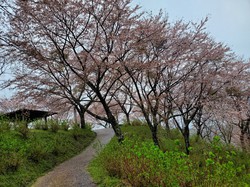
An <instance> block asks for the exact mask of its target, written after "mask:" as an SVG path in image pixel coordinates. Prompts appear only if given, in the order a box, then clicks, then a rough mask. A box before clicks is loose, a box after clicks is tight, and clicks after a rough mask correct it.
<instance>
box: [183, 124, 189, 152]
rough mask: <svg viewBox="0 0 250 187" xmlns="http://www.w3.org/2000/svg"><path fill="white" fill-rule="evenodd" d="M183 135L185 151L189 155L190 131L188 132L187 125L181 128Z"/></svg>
mask: <svg viewBox="0 0 250 187" xmlns="http://www.w3.org/2000/svg"><path fill="white" fill-rule="evenodd" d="M183 137H184V141H185V148H186V153H187V155H189V153H190V151H189V147H190V132H189V126H188V125H186V126H185V127H184V130H183Z"/></svg>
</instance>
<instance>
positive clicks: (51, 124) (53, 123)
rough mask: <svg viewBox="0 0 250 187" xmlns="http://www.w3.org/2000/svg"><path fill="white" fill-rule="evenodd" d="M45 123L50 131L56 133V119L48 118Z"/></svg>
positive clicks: (58, 126)
mask: <svg viewBox="0 0 250 187" xmlns="http://www.w3.org/2000/svg"><path fill="white" fill-rule="evenodd" d="M47 123H48V126H49V128H50V130H51V131H52V132H55V133H56V132H57V131H58V130H59V129H60V125H59V124H58V121H57V120H53V119H50V120H48V122H47Z"/></svg>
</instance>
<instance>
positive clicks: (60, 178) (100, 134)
mask: <svg viewBox="0 0 250 187" xmlns="http://www.w3.org/2000/svg"><path fill="white" fill-rule="evenodd" d="M96 133H97V137H96V139H95V141H94V142H93V143H91V144H90V145H89V146H88V147H87V148H86V149H85V150H84V151H83V152H82V153H80V154H79V155H77V156H75V157H73V158H71V159H69V160H67V161H65V162H63V163H62V164H60V165H58V166H57V167H55V168H54V169H53V170H52V171H50V172H49V173H47V174H46V175H45V176H42V177H40V178H38V180H37V181H36V182H35V183H34V184H33V185H32V187H94V186H97V185H96V184H95V183H94V182H93V181H92V179H91V177H90V175H89V174H88V172H87V171H86V167H87V165H88V163H89V162H90V161H91V159H93V158H94V156H95V155H96V149H95V148H94V145H96V144H99V142H100V143H101V144H102V145H104V144H107V143H108V142H109V141H110V139H111V138H112V137H113V136H114V132H113V130H112V129H111V128H107V129H100V130H96Z"/></svg>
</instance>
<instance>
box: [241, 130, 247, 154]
mask: <svg viewBox="0 0 250 187" xmlns="http://www.w3.org/2000/svg"><path fill="white" fill-rule="evenodd" d="M240 132H241V133H240V144H241V148H242V150H243V151H245V150H246V144H245V131H244V129H241V131H240Z"/></svg>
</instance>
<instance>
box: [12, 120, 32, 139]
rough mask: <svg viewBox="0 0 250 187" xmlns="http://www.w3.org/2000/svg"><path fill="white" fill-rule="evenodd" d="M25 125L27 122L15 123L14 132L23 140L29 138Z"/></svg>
mask: <svg viewBox="0 0 250 187" xmlns="http://www.w3.org/2000/svg"><path fill="white" fill-rule="evenodd" d="M27 124H28V122H27V121H18V122H16V123H15V130H16V131H17V132H19V133H20V135H21V136H22V137H23V138H25V139H27V138H28V136H29V128H28V125H27Z"/></svg>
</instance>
